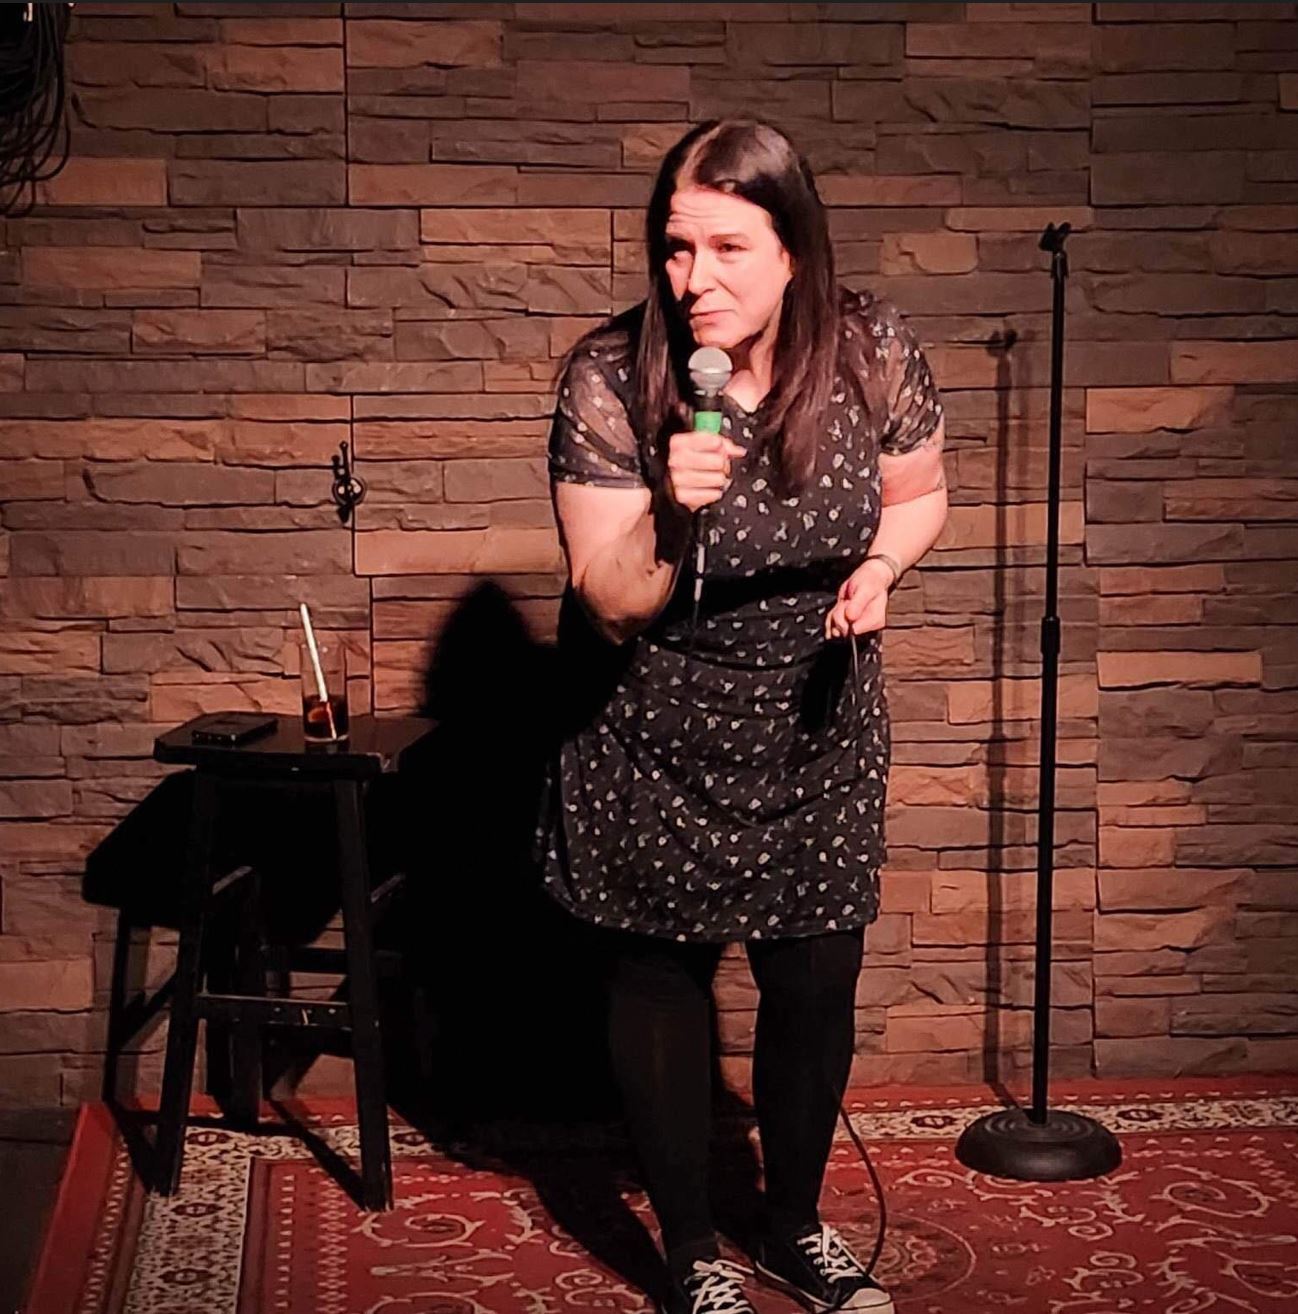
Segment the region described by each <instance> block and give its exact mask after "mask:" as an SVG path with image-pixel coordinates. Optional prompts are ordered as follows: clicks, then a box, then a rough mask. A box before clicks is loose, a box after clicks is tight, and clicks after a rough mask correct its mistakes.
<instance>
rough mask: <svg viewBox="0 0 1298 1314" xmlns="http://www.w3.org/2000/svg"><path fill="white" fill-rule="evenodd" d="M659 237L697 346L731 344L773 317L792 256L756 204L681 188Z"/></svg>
mask: <svg viewBox="0 0 1298 1314" xmlns="http://www.w3.org/2000/svg"><path fill="white" fill-rule="evenodd" d="M666 237H667V277H668V278H669V279H670V281H671V286H672V292H673V293H674V294H675V297H676V301H677V303H678V304H679V306H680V309H681V313H682V315H683V316H684V317H685V319H686V322H687V323H688V324H689V327H690V330H691V332H692V333H693V334H694V341H695V342H696V343H697V344H698V345H699V346H701V347H720V348H721V349H722V350H723V351H726V350H730V349H731V348H733V347H735V346H737V345H738V344H739V343H741V342H744V341H746V340H748V339H750V338H755V337H756V336H758V335H759V334H761V333H762V332H763V330H765V329H766V327H767V326H768V325H769V324H770V323H771V322H772V320H774V319H776V317H777V316H778V314H779V309H780V302H781V299H782V298H783V296H784V289H785V288H786V287H787V286H788V283H789V279H790V278H792V277H793V262H792V260H791V259H790V258H789V253H788V252H787V251H786V250H785V249H784V246H783V244H782V243H781V241H780V239H779V238H778V237H777V236H776V235H775V229H774V227H773V226H772V224H771V216H770V215H769V214H768V213H767V212H766V211H765V210H763V209H762V207H761V206H760V205H754V204H753V203H752V202H751V201H745V200H744V199H743V198H742V197H739V196H731V195H729V194H728V193H726V192H717V191H713V190H712V189H711V188H707V187H686V188H681V189H679V190H677V191H676V192H675V194H674V195H673V196H672V202H671V212H670V214H669V215H668V217H667V230H666Z"/></svg>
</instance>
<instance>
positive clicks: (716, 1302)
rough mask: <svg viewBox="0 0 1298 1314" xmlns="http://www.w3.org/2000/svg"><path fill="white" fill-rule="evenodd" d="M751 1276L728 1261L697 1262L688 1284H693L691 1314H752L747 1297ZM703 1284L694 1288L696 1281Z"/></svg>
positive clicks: (698, 1260) (691, 1289)
mask: <svg viewBox="0 0 1298 1314" xmlns="http://www.w3.org/2000/svg"><path fill="white" fill-rule="evenodd" d="M747 1276H748V1273H747V1272H746V1271H745V1270H744V1269H742V1268H740V1267H739V1265H738V1264H732V1263H731V1262H730V1261H729V1260H728V1259H710V1260H704V1259H696V1260H695V1261H694V1267H693V1269H692V1270H691V1272H690V1275H689V1277H688V1278H687V1279H686V1281H687V1282H688V1283H689V1284H690V1296H691V1304H690V1310H691V1314H727V1312H728V1311H729V1312H731V1314H749V1312H750V1311H751V1310H752V1308H753V1307H752V1306H751V1305H750V1304H749V1303H748V1298H747V1297H746V1296H745V1295H744V1290H743V1286H742V1283H743V1280H744V1278H746V1277H747ZM700 1277H701V1278H703V1279H704V1280H703V1282H702V1284H701V1285H700V1286H699V1287H697V1288H695V1286H694V1282H695V1279H697V1278H700Z"/></svg>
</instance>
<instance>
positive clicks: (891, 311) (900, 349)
mask: <svg viewBox="0 0 1298 1314" xmlns="http://www.w3.org/2000/svg"><path fill="white" fill-rule="evenodd" d="M853 303H854V304H849V310H848V316H847V319H848V323H849V325H850V332H851V333H852V334H853V335H854V336H856V337H858V338H859V339H860V342H859V346H858V351H857V352H856V353H853V354H854V355H855V357H856V359H857V360H858V361H861V368H862V369H864V370H868V371H869V373H870V374H871V375H872V376H873V377H872V378H870V379H868V380H867V379H862V384H863V386H864V387H865V390H866V392H867V395H869V394H873V395H874V396H876V397H877V398H878V400H879V402H880V409H881V410H882V412H883V417H882V426H881V428H880V432H879V446H880V449H881V450H882V451H883V452H884V453H885V454H887V455H888V456H901V455H904V454H905V453H906V452H909V451H913V450H914V449H915V448H916V447H918V446H919V445H920V444H921V443H922V442H924V441H925V440H926V439H928V438H930V437H932V435H933V433H934V431H935V430H936V429H937V427H938V425H939V424H940V423H941V421H942V402H941V399H940V397H939V396H938V391H937V385H936V384H935V383H934V382H933V372H932V370H931V369H930V368H929V364H928V360H927V358H926V357H925V355H924V351H923V348H922V347H921V346H920V345H919V339H918V338H916V336H915V334H914V332H913V331H912V330H911V328H910V326H909V325H908V324H907V323H906V321H905V319H904V318H903V317H902V314H901V312H900V311H899V310H898V309H897V308H896V307H895V306H894V305H892V304H891V303H890V302H887V301H884V300H881V299H880V298H878V297H875V296H874V294H873V293H870V292H861V293H857V294H855V295H854V297H853ZM866 344H872V345H873V351H868V350H867V349H866Z"/></svg>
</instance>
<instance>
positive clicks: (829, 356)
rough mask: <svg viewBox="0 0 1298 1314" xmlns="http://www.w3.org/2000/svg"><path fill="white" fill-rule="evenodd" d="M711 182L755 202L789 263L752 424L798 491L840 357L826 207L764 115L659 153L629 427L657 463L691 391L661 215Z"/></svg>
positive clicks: (712, 124)
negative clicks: (677, 195)
mask: <svg viewBox="0 0 1298 1314" xmlns="http://www.w3.org/2000/svg"><path fill="white" fill-rule="evenodd" d="M689 186H696V187H710V188H713V189H714V190H716V191H719V192H727V193H729V194H731V195H734V196H738V197H741V198H742V199H743V200H745V201H750V202H752V204H754V205H760V206H761V207H762V209H763V210H765V211H766V212H767V214H769V215H770V216H771V224H772V227H773V228H774V229H775V234H776V236H777V237H778V238H779V239H780V242H781V243H782V244H783V246H784V248H785V250H786V251H787V252H788V253H789V255H790V256H791V257H792V260H793V276H792V278H791V279H790V281H789V284H788V286H787V287H786V288H785V290H784V301H783V304H782V306H781V308H780V323H779V334H778V337H777V339H776V344H775V357H774V369H773V374H772V385H771V391H770V392H769V393H768V394H767V396H766V398H765V401H764V402H763V414H762V416H761V420H762V427H763V431H764V433H765V434H766V435H767V438H768V440H769V441H770V442H771V444H772V447H771V455H772V460H773V463H774V466H775V474H776V479H777V482H778V485H779V487H780V490H781V491H782V492H783V493H785V494H791V493H793V492H796V491H797V490H798V489H799V488H802V487H804V486H805V485H806V483H807V482H808V480H809V479H810V477H811V472H812V469H813V467H814V465H815V461H816V447H817V443H818V440H819V432H818V426H819V425H820V424H821V423H822V421H823V415H824V409H825V406H826V404H827V403H828V401H829V395H830V391H831V389H832V387H833V381H834V368H835V364H836V358H837V351H838V298H837V288H836V283H835V278H834V252H833V247H832V245H831V244H830V240H829V226H828V224H827V223H826V220H825V211H824V207H823V206H822V205H821V203H820V197H819V196H818V195H817V193H816V183H815V179H814V177H813V176H812V173H811V169H810V168H809V167H808V165H807V162H806V161H805V160H804V159H803V158H802V156H801V155H800V154H799V153H798V151H797V149H796V148H795V147H794V145H793V143H792V142H791V141H790V140H789V138H788V137H787V136H785V134H784V133H783V132H781V131H780V130H779V129H778V128H776V127H774V126H773V125H772V124H769V123H767V122H765V121H764V120H762V119H755V118H729V119H712V120H709V121H708V122H706V123H700V124H699V125H698V126H697V127H695V128H692V129H691V130H690V131H689V132H687V133H686V134H685V136H683V137H682V138H681V139H680V141H678V142H677V143H676V145H675V146H673V147H672V148H671V150H670V151H668V152H667V155H666V156H665V157H664V159H663V162H662V166H661V168H660V169H659V171H658V180H657V182H656V184H655V185H654V190H653V196H652V197H651V198H650V201H649V207H648V210H647V211H646V214H645V246H646V252H647V255H648V266H649V295H648V297H647V298H646V300H645V303H644V307H643V312H642V314H640V315H637V316H635V318H636V319H637V320H638V321H639V323H638V333H637V334H636V338H637V341H636V342H635V344H634V350H635V391H634V397H633V403H632V407H631V421H632V424H633V425H634V427H635V430H636V433H637V434H638V435H639V436H640V439H641V441H642V442H645V443H647V444H648V446H649V448H650V451H649V452H647V453H646V455H652V456H656V457H658V458H659V459H661V456H662V453H663V450H664V447H665V444H666V441H667V439H668V438H669V437H670V435H671V434H672V433H673V432H675V431H676V430H677V429H679V428H681V427H682V424H683V417H684V414H685V411H684V407H683V402H684V401H685V399H687V398H688V397H689V396H690V384H689V375H688V371H687V369H686V362H687V361H688V359H689V355H690V351H691V348H692V346H693V339H692V337H691V335H690V332H689V328H688V326H687V325H686V324H685V322H684V320H683V318H682V316H681V315H680V313H679V312H678V310H677V305H676V298H675V296H674V295H673V293H672V289H671V283H670V281H669V280H668V277H667V259H668V251H667V239H666V229H667V220H668V216H669V214H670V210H671V199H672V194H673V193H674V192H675V191H676V190H677V189H678V188H682V187H689Z"/></svg>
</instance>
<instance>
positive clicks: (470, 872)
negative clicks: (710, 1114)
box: [83, 583, 615, 1118]
mask: <svg viewBox="0 0 1298 1314" xmlns="http://www.w3.org/2000/svg"><path fill="white" fill-rule="evenodd" d="M557 670H558V668H557V656H556V653H555V650H554V649H553V647H551V646H549V645H546V644H541V643H538V642H537V641H535V640H534V639H533V638H532V637H531V635H530V633H529V632H528V629H527V627H526V624H525V622H524V621H523V619H522V617H521V615H520V614H519V612H518V611H517V609H516V608H515V607H514V605H513V604H512V602H511V601H510V600H509V598H508V597H507V596H506V594H505V593H504V592H503V591H502V590H501V589H500V588H498V587H497V586H496V585H494V584H491V583H483V584H482V585H480V586H478V587H477V588H476V589H475V590H474V591H473V592H471V593H470V594H468V595H466V596H465V598H464V599H463V601H462V604H461V606H460V607H459V609H458V610H457V612H456V613H455V614H454V616H453V617H452V618H451V620H450V621H449V622H448V624H447V625H446V627H445V629H444V630H443V633H442V636H441V639H440V641H439V644H438V646H437V650H436V652H435V654H434V657H433V661H432V665H431V667H430V669H429V671H428V672H427V675H426V682H425V690H426V692H425V703H424V706H423V707H422V708H421V709H420V710H421V711H422V712H423V713H424V714H427V715H429V716H432V717H434V718H435V719H436V720H437V722H438V728H437V730H436V733H435V734H434V736H433V740H432V743H431V747H430V751H428V752H427V753H425V754H422V755H421V759H420V760H419V761H418V762H417V763H416V764H415V765H414V767H413V768H412V769H411V770H409V771H403V772H402V774H401V776H400V777H399V778H398V777H384V778H383V779H382V780H380V781H379V782H376V785H375V786H374V787H373V788H372V789H371V791H370V797H369V799H368V810H367V827H368V834H369V840H370V848H371V855H372V863H373V869H374V877H375V880H376V881H377V880H379V879H381V876H382V874H383V873H384V872H387V871H391V870H395V869H396V868H397V867H402V868H404V870H405V871H406V872H407V873H408V877H409V879H408V881H407V888H406V892H405V895H404V902H400V901H399V902H398V903H397V904H396V906H395V907H394V909H393V913H392V915H390V916H389V917H388V918H387V919H386V921H385V924H384V925H383V926H381V927H380V929H379V940H380V943H381V944H383V945H386V946H388V947H392V948H399V949H401V950H402V951H403V952H404V954H405V955H406V962H407V965H408V968H409V969H410V970H409V975H407V976H406V977H405V978H402V977H397V978H394V979H391V980H385V983H384V1005H385V1038H386V1039H387V1041H388V1049H389V1055H388V1075H389V1088H390V1092H391V1095H392V1098H393V1102H394V1103H395V1104H397V1105H398V1106H399V1107H401V1108H402V1110H403V1111H407V1110H408V1111H409V1112H410V1113H411V1114H412V1116H413V1115H416V1114H417V1115H418V1116H420V1117H421V1118H422V1117H425V1116H429V1115H434V1116H435V1115H443V1114H445V1115H452V1116H453V1115H456V1114H471V1115H473V1116H492V1115H504V1114H509V1115H516V1116H529V1117H541V1118H551V1117H565V1118H566V1117H583V1116H602V1115H604V1114H607V1113H609V1112H611V1111H612V1110H613V1109H614V1107H615V1097H614V1094H613V1087H612V1082H611V1076H610V1074H609V1070H608V1060H607V1048H606V1041H605V1038H604V1021H603V1018H604V993H603V989H602V963H601V943H600V939H599V936H598V933H597V932H594V931H592V930H591V929H590V928H588V927H586V926H585V925H583V924H582V923H580V922H578V921H576V920H575V919H573V918H571V917H569V916H568V915H567V914H565V913H563V912H562V911H561V910H560V909H559V908H558V907H557V905H555V904H554V903H553V901H552V900H551V899H550V898H549V897H548V896H547V895H546V894H545V893H544V891H543V890H542V888H541V886H540V880H539V873H538V871H537V870H536V867H535V863H534V861H533V853H532V850H533V831H534V824H535V816H536V809H537V805H538V800H539V797H540V787H541V778H542V769H543V765H544V761H545V756H546V753H547V752H548V750H549V745H550V743H551V742H552V737H553V735H554V733H555V731H556V727H557V724H558V719H557V709H558V707H559V705H560V699H559V697H558V691H557V683H556V682H557ZM191 783H192V782H191V775H190V773H189V772H183V773H178V774H176V775H172V776H169V777H168V778H166V779H165V780H163V781H161V782H160V783H159V785H158V786H157V788H156V789H154V790H153V791H152V793H151V794H150V795H149V796H148V797H147V798H146V799H145V800H143V801H142V802H141V803H140V804H139V805H138V806H137V807H136V808H135V809H134V810H133V811H132V812H131V813H130V814H129V815H128V816H127V817H125V818H124V819H123V820H122V822H121V823H120V824H119V825H118V826H117V827H116V828H115V829H114V831H113V833H112V834H111V835H110V836H109V837H108V838H107V839H105V840H104V841H103V843H101V844H100V845H99V847H98V848H97V849H96V850H95V851H94V853H92V854H91V856H90V858H89V859H88V861H87V866H86V875H85V880H84V883H83V895H84V897H85V899H86V900H87V901H88V902H91V903H95V904H100V905H106V906H109V907H112V908H115V909H117V910H119V924H118V937H117V947H116V953H115V961H114V973H113V976H114V982H113V992H114V996H115V998H116V999H117V1000H118V1007H117V1008H115V1009H114V1010H113V1013H114V1017H115V1018H116V1022H115V1023H113V1024H110V1025H112V1026H113V1035H112V1036H111V1037H110V1045H109V1051H110V1053H109V1057H108V1060H107V1062H106V1072H105V1083H104V1085H105V1091H106V1093H108V1092H111V1091H118V1092H121V1093H125V1092H126V1091H129V1090H131V1089H133V1087H134V1085H135V1083H136V1081H137V1071H138V1081H139V1084H140V1085H141V1086H142V1087H143V1088H144V1089H146V1090H149V1091H152V1090H154V1089H156V1088H157V1086H158V1084H159V1078H160V1072H159V1070H158V1062H159V1058H160V1056H159V1054H158V1050H159V1045H158V1043H157V1037H156V1036H154V1037H153V1039H152V1040H150V1036H151V1034H152V1033H153V1032H155V1031H156V1029H157V1027H158V1026H159V1024H160V1023H161V1021H162V1020H163V1018H164V1017H165V1009H164V1008H162V1007H161V1005H163V1004H165V1002H166V999H165V994H164V996H163V997H162V998H161V999H159V1000H158V1001H157V1003H156V1005H155V1007H154V1008H152V1009H149V1008H147V1007H144V1006H142V1004H141V1003H140V1002H139V997H140V994H141V991H143V990H144V989H145V988H146V987H148V988H150V989H152V990H156V989H157V987H158V986H159V985H160V984H162V980H161V978H162V977H164V976H165V975H166V972H167V971H169V970H170V964H169V961H168V960H169V959H170V957H171V955H170V954H169V953H167V952H166V950H165V948H164V949H163V951H162V952H159V946H160V945H162V946H165V945H167V944H169V943H174V932H175V929H176V927H177V925H178V917H179V911H180V892H181V877H182V873H183V869H184V859H185V839H186V829H187V821H188V818H189V814H190V805H191V798H192V792H193V791H192V787H191ZM223 816H224V819H225V820H224V824H223V825H221V826H220V827H219V830H218V834H219V845H220V859H219V863H220V869H221V870H228V869H230V868H232V867H234V866H236V865H239V864H241V863H247V864H250V865H252V866H255V867H256V868H257V869H258V870H260V871H261V872H263V873H265V874H267V875H268V876H269V879H267V880H265V881H264V883H263V916H264V918H265V922H266V926H267V939H268V941H269V942H270V943H272V944H290V945H303V944H310V943H312V942H315V941H317V940H320V939H322V938H323V939H324V940H325V941H326V942H328V941H329V938H330V936H331V934H335V933H333V932H331V931H330V930H329V928H330V925H331V923H333V922H334V920H335V918H336V916H337V913H338V908H339V900H338V893H337V876H336V859H335V851H334V828H333V821H332V816H331V814H330V812H329V810H328V801H327V799H325V798H322V797H320V796H319V795H318V794H316V793H314V792H311V791H308V790H305V789H295V788H292V787H288V788H283V789H277V790H274V791H270V790H267V789H266V788H264V787H258V788H253V789H247V790H242V791H239V792H234V791H231V793H230V794H229V796H228V797H227V798H226V800H225V805H224V813H223ZM335 938H336V935H335ZM233 940H234V927H233V926H231V925H225V926H222V925H218V927H217V930H216V933H215V934H214V935H213V936H211V937H210V942H211V944H212V945H213V946H214V947H219V946H220V945H221V944H225V943H233ZM209 966H210V968H212V969H213V970H215V971H216V972H217V973H218V975H219V973H220V972H221V970H222V968H223V967H225V968H226V969H227V970H228V967H229V965H228V964H223V963H222V961H221V955H220V954H219V953H216V954H215V955H214V957H213V958H212V960H211V961H210V963H209ZM275 984H276V983H275V982H274V981H273V983H272V985H273V988H274V986H275ZM283 984H284V983H283V980H282V978H281V980H280V981H279V982H278V985H280V986H282V985H283ZM413 985H417V986H419V987H421V988H419V989H417V990H412V989H411V987H412V986H413ZM218 988H219V986H218ZM319 993H323V994H325V995H326V996H327V995H328V994H329V993H335V994H342V993H345V991H344V990H342V989H335V990H333V991H332V992H331V991H330V990H329V989H328V988H327V987H325V988H324V989H323V990H322V991H320V992H319ZM319 993H317V994H316V995H315V996H314V997H319ZM133 999H134V1000H136V1001H137V1002H136V1003H135V1004H130V1003H129V1001H131V1000H133ZM267 1040H268V1042H269V1043H268V1046H267V1063H266V1071H267V1082H268V1086H272V1085H273V1088H274V1090H275V1091H276V1093H277V1094H289V1093H291V1092H292V1091H293V1090H294V1089H296V1087H297V1086H298V1085H299V1083H300V1081H301V1079H302V1078H303V1077H304V1075H305V1074H306V1073H307V1071H308V1070H309V1069H310V1067H311V1065H312V1063H313V1061H314V1060H315V1058H316V1057H317V1056H318V1055H319V1054H320V1053H321V1052H324V1051H325V1050H326V1049H328V1050H330V1051H332V1052H337V1053H343V1054H345V1053H347V1052H348V1051H347V1049H346V1046H345V1044H344V1045H343V1046H340V1047H335V1046H330V1045H328V1044H327V1042H326V1043H325V1044H321V1042H319V1041H317V1040H316V1039H314V1038H312V1039H310V1040H307V1039H306V1038H305V1037H304V1036H301V1035H295V1034H292V1033H286V1032H283V1031H278V1030H271V1031H269V1032H268V1033H267ZM123 1043H125V1048H126V1051H127V1057H126V1058H125V1061H124V1062H123V1063H122V1064H121V1067H120V1071H119V1070H118V1066H117V1064H116V1063H115V1060H114V1053H115V1052H116V1051H117V1050H118V1049H119V1048H120V1047H122V1045H123ZM140 1049H144V1050H146V1051H149V1052H150V1053H151V1057H152V1063H151V1064H150V1063H148V1062H145V1063H144V1064H143V1065H142V1066H141V1065H140V1064H139V1063H138V1062H137V1058H136V1054H135V1051H138V1050H140ZM207 1051H208V1052H207V1064H208V1073H209V1083H210V1084H212V1085H213V1086H214V1087H215V1089H214V1093H216V1094H218V1095H219V1094H221V1093H222V1086H223V1085H224V1084H225V1083H224V1079H225V1073H226V1057H225V1053H224V1050H223V1049H222V1048H221V1045H220V1043H219V1038H218V1043H217V1044H216V1045H213V1044H212V1043H211V1037H209V1044H208V1046H207Z"/></svg>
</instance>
